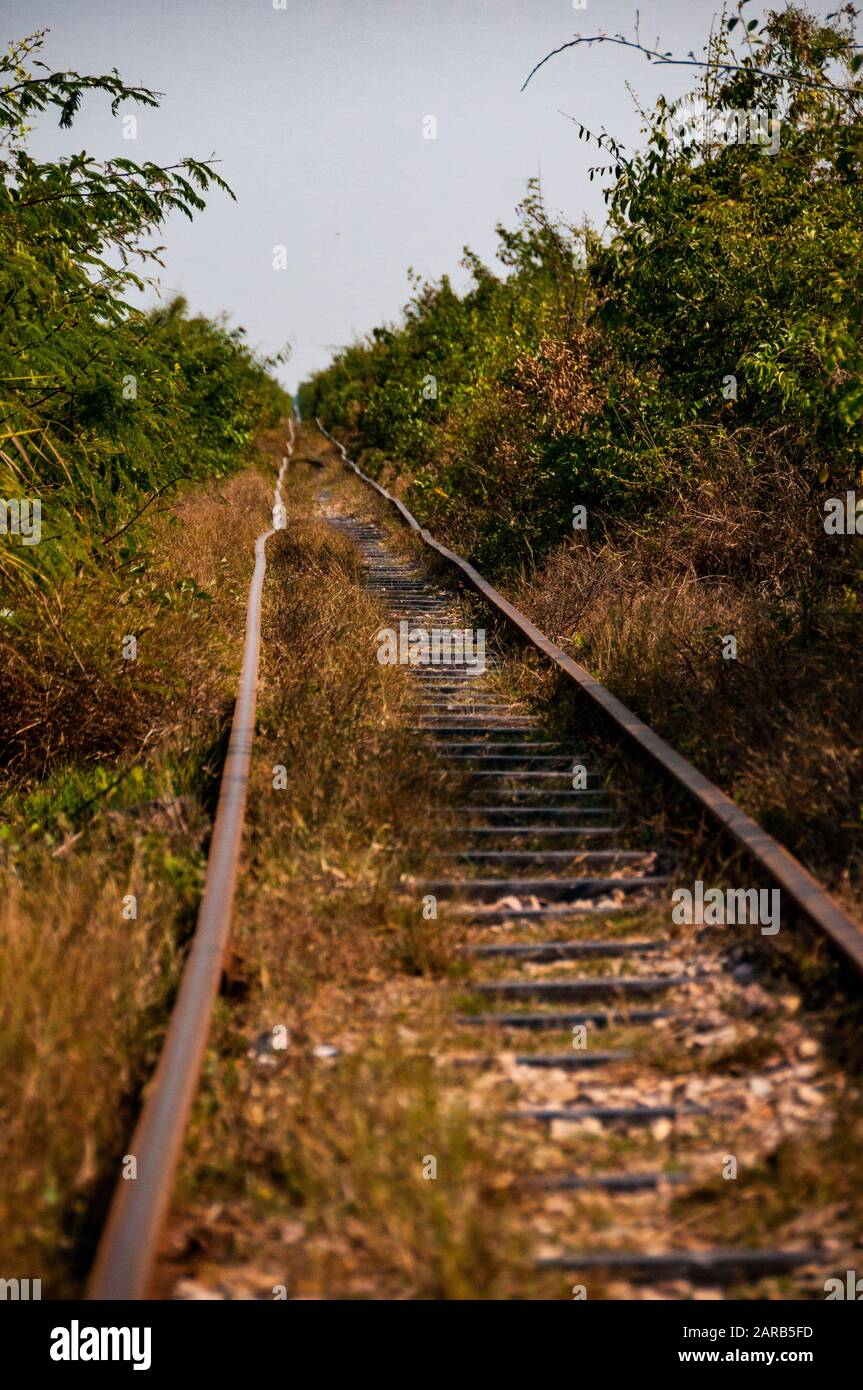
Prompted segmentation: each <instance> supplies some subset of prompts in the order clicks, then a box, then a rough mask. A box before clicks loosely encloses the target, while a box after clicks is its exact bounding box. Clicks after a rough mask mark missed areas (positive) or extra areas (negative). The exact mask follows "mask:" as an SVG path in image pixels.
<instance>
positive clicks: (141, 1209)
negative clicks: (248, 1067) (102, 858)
mask: <svg viewBox="0 0 863 1390" xmlns="http://www.w3.org/2000/svg"><path fill="white" fill-rule="evenodd" d="M293 446H294V425H293V421H292V420H291V421H290V437H289V440H288V445H287V450H288V456H290V454H291V453H292V451H293ZM285 462H286V460H285ZM285 462H283V463H282V465H281V468H280V469H279V476H278V480H277V482H276V487H275V492H274V506H273V526H272V527H271V528H270V529H269V530H268V531H264V532H262V533H261V535H260V536H258V538H257V540H256V541H255V567H254V571H253V573H252V578H251V582H250V584H249V598H248V603H247V606H246V633H245V642H244V647H243V664H242V669H241V673H240V685H239V691H238V694H237V700H236V704H235V706H234V715H233V719H232V721H231V734H230V739H229V742H228V752H227V756H226V758H225V765H224V768H223V769H222V779H221V783H220V787H219V800H218V805H217V807H216V819H215V823H214V826H213V837H212V840H211V843H210V853H209V856H208V860H207V874H206V879H205V883H204V893H203V897H202V899H201V906H200V909H199V912H198V922H197V926H196V928H195V935H194V938H193V941H192V947H191V950H190V951H189V956H188V959H187V961H186V964H185V967H184V969H183V977H182V982H181V984H180V990H179V993H178V995H177V1000H176V1003H175V1004H174V1009H173V1011H172V1014H171V1020H170V1023H169V1026H168V1032H167V1035H166V1037H165V1042H164V1044H163V1047H162V1051H161V1054H160V1057H159V1062H158V1065H157V1067H156V1071H155V1073H154V1075H153V1078H152V1081H151V1083H150V1090H149V1095H148V1097H147V1100H146V1102H145V1104H144V1108H143V1110H142V1112H141V1115H140V1117H139V1120H138V1123H137V1125H136V1127H135V1131H134V1133H133V1135H132V1138H131V1141H130V1143H129V1154H130V1155H131V1156H133V1157H134V1158H135V1160H136V1165H137V1172H136V1177H135V1178H134V1179H132V1178H128V1179H124V1178H121V1179H120V1181H119V1182H118V1184H117V1187H116V1189H115V1192H114V1198H113V1201H112V1204H111V1209H110V1212H109V1215H108V1221H107V1223H106V1225H105V1229H104V1231H103V1233H102V1238H101V1241H100V1243H99V1248H98V1251H97V1254H96V1261H95V1264H94V1266H93V1270H92V1273H91V1275H90V1280H89V1284H88V1288H87V1297H88V1298H90V1299H139V1298H144V1297H145V1296H146V1293H147V1287H148V1283H149V1279H150V1272H151V1270H152V1267H153V1262H154V1260H155V1257H156V1250H157V1243H158V1239H159V1234H160V1232H161V1229H162V1225H163V1223H164V1220H165V1217H166V1215H167V1209H168V1203H169V1201H170V1198H171V1192H172V1189H173V1184H174V1176H175V1173H176V1170H177V1164H178V1162H179V1159H180V1152H181V1149H182V1144H183V1135H184V1133H185V1129H186V1123H187V1121H188V1117H189V1111H190V1110H191V1106H192V1102H193V1100H194V1097H195V1092H196V1090H197V1086H198V1078H199V1076H200V1072H201V1065H202V1063H203V1060H204V1052H205V1050H206V1046H207V1038H208V1036H209V1032H210V1021H211V1018H212V1010H213V1001H214V999H215V997H216V992H217V990H218V988H219V981H220V978H221V973H222V966H223V964H224V957H225V950H226V948H227V944H228V937H229V934H230V928H231V915H232V911H233V905H234V896H235V892H236V886H237V865H238V861H239V856H240V849H241V845H242V839H243V818H244V814H245V808H246V793H247V790H248V784H249V765H250V761H251V755H252V744H253V742H254V736H255V707H256V703H257V685H258V665H259V658H260V648H261V598H262V593H263V586H264V575H265V573H266V568H267V557H266V544H267V541H268V540H269V538H270V536H272V535H274V534H275V532H276V531H277V530H281V529H282V527H283V521H282V515H281V485H282V479H283V477H284V472H285Z"/></svg>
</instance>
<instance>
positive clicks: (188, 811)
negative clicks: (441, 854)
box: [0, 456, 271, 1297]
mask: <svg viewBox="0 0 863 1390" xmlns="http://www.w3.org/2000/svg"><path fill="white" fill-rule="evenodd" d="M262 457H263V456H262ZM270 489H271V483H270V482H269V481H268V480H267V479H266V478H265V476H264V474H263V473H262V472H259V471H257V469H250V470H249V471H248V472H247V473H245V474H243V475H240V476H237V477H235V478H233V479H231V480H230V481H228V482H226V483H224V484H222V485H220V486H217V487H212V488H210V489H208V490H206V491H203V492H200V493H197V494H194V495H191V494H190V495H188V496H186V497H184V498H183V499H181V500H180V502H179V503H178V504H177V505H176V506H175V507H174V508H173V509H172V510H171V511H170V512H168V511H165V512H164V513H163V514H162V516H161V517H160V518H159V519H158V521H156V522H154V523H151V524H150V526H149V527H148V531H147V548H148V551H149V564H148V568H147V570H146V573H141V574H140V575H137V576H130V574H129V573H128V572H127V571H124V570H123V569H118V570H116V571H113V572H112V571H107V572H104V573H102V574H101V575H100V576H97V577H96V578H94V579H92V580H88V581H87V582H86V583H85V582H83V581H82V582H80V583H79V585H78V586H77V587H75V588H74V589H70V590H66V591H63V592H61V593H60V594H59V595H57V596H56V600H55V601H54V602H53V608H52V614H51V616H52V617H53V620H54V621H52V623H50V624H49V625H48V626H42V627H40V618H39V615H38V614H37V615H33V618H32V627H30V626H28V627H27V628H26V634H27V642H26V644H25V648H24V659H23V660H22V661H20V663H18V664H15V657H16V653H17V652H18V647H17V643H18V641H19V640H20V637H16V638H15V639H14V640H12V637H11V636H10V634H9V633H8V632H7V633H6V634H5V641H4V647H3V656H2V660H3V663H4V669H5V675H4V679H8V681H9V687H8V689H9V699H8V703H5V702H4V714H3V721H4V731H5V736H6V740H7V742H6V752H7V756H6V770H7V780H6V784H5V787H4V790H3V810H4V815H5V822H6V823H5V824H4V827H3V832H2V839H0V998H2V1005H0V1059H2V1065H0V1114H2V1117H3V1121H2V1126H0V1132H2V1139H0V1264H2V1267H3V1270H4V1272H6V1273H7V1274H8V1275H9V1276H10V1277H11V1276H17V1277H28V1276H29V1277H34V1278H41V1279H42V1281H43V1291H44V1295H45V1296H46V1297H60V1296H63V1295H64V1294H69V1293H70V1292H74V1291H76V1290H79V1289H80V1281H81V1278H82V1276H83V1274H84V1271H85V1267H86V1263H87V1260H88V1258H89V1256H90V1255H91V1254H92V1243H93V1239H94V1236H95V1232H96V1227H97V1225H98V1222H99V1221H100V1220H101V1218H102V1216H103V1215H104V1210H105V1203H106V1200H107V1198H108V1195H109V1193H110V1189H111V1187H112V1185H113V1182H114V1181H115V1180H116V1177H117V1174H118V1172H119V1164H120V1158H121V1156H122V1154H123V1153H124V1152H125V1145H126V1143H127V1140H128V1135H129V1133H130V1131H131V1126H132V1122H133V1120H134V1116H135V1111H136V1108H137V1103H138V1095H139V1090H140V1087H141V1086H142V1084H143V1083H144V1082H145V1081H146V1079H147V1078H148V1077H149V1075H150V1074H151V1071H152V1067H153V1063H154V1061H155V1058H156V1055H157V1052H158V1047H159V1044H160V1040H161V1037H162V1035H163V1032H164V1028H165V1024H166V1020H167V1015H168V1011H169V1008H170V1004H171V1001H172V998H173V995H174V992H175V989H176V985H177V981H178V977H179V971H180V968H181V963H182V956H183V950H184V946H185V942H186V939H187V937H188V935H189V932H190V930H191V927H192V925H193V923H194V915H195V910H196V906H197V900H198V896H199V892H200V886H201V882H202V876H203V866H204V851H205V842H206V837H207V833H208V829H209V811H210V805H211V799H212V790H213V784H214V781H215V778H216V777H217V774H218V770H219V765H220V745H221V741H222V738H223V736H224V730H225V727H226V721H227V717H228V716H229V714H230V708H231V701H232V699H233V694H234V688H235V684H236V678H237V670H238V665H239V650H238V645H237V642H238V638H239V636H240V634H241V632H242V626H243V618H244V607H245V600H246V592H247V586H248V578H249V574H250V572H251V567H252V563H253V546H252V538H253V537H254V535H256V534H257V533H258V532H259V531H260V530H261V529H262V526H263V525H265V524H266V521H267V517H268V513H269V507H270V505H271V491H270ZM202 595H203V597H202ZM128 632H137V633H138V634H139V658H138V660H137V662H124V661H123V660H122V657H121V655H120V652H121V648H120V642H121V638H122V635H123V634H124V633H128ZM10 673H11V674H10ZM21 723H29V724H30V725H31V727H30V728H29V729H28V730H27V733H26V736H24V737H22V736H21V734H20V732H19V733H18V734H17V735H16V733H15V730H16V728H18V726H19V725H20V724H21ZM130 895H134V897H135V898H136V911H137V916H131V915H130V913H131V911H132V907H131V905H130V903H129V901H128V899H129V896H130ZM124 899H126V902H124Z"/></svg>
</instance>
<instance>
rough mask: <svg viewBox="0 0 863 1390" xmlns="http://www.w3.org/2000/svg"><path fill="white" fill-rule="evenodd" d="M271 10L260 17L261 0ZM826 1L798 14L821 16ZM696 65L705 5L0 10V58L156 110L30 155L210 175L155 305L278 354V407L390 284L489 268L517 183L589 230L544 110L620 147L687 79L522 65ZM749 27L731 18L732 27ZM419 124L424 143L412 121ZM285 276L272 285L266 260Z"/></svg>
mask: <svg viewBox="0 0 863 1390" xmlns="http://www.w3.org/2000/svg"><path fill="white" fill-rule="evenodd" d="M276 3H277V4H279V3H281V0H276ZM835 7H836V0H832V3H831V0H827V3H824V4H815V5H811V6H810V8H812V9H814V10H815V12H816V13H819V14H822V15H823V14H825V13H827V12H829V10H830V9H833V8H835ZM637 11H640V27H641V38H642V40H643V41H644V42H648V43H651V44H652V43H653V42H654V41H655V40H656V39H657V37H658V38H659V39H660V42H661V47H662V48H663V49H673V50H675V52H679V53H681V54H685V53H686V52H687V51H688V50H689V49H690V48H694V49H695V50H696V52H697V53H700V51H701V49H702V47H703V44H704V41H705V39H706V36H707V33H708V30H709V27H710V24H711V20H712V19H713V18H714V16H716V15H717V14H718V13H720V12H721V6H718V5H717V4H716V3H715V0H656V3H650V2H649V0H642V3H641V4H640V5H636V4H635V3H632V0H586V5H585V7H584V8H582V9H578V8H576V7H575V6H574V5H573V3H572V0H286V7H285V8H284V9H276V8H274V0H122V2H121V0H0V16H2V21H3V23H2V31H3V32H2V34H0V37H2V39H3V41H4V42H5V41H7V40H8V39H10V38H12V37H13V36H14V37H21V36H23V35H24V34H25V33H29V32H31V31H32V30H33V29H36V28H40V27H44V26H47V27H49V28H50V30H51V33H50V35H49V37H48V41H47V47H46V54H45V57H46V61H47V62H48V63H49V64H50V65H51V66H55V67H75V68H78V69H79V70H82V69H86V70H90V71H102V70H103V69H106V68H110V67H114V66H116V67H117V68H119V69H120V72H121V74H122V75H123V77H124V78H125V79H126V80H127V81H130V82H140V83H142V84H144V85H147V86H150V87H154V88H157V89H159V90H161V91H163V92H164V93H165V98H164V100H163V104H162V107H161V109H160V110H159V111H157V112H150V111H147V110H146V109H145V108H138V111H137V116H138V137H137V140H136V141H135V142H132V141H126V140H123V139H122V133H121V122H120V121H119V120H118V121H113V122H112V120H111V118H110V114H109V112H108V109H107V103H106V102H104V101H103V100H101V99H99V98H97V97H93V98H90V99H89V100H88V101H87V102H86V104H85V106H84V107H83V109H82V112H81V115H80V118H79V119H78V121H76V124H75V126H74V127H73V129H72V131H71V132H69V133H68V134H66V133H64V132H60V131H58V130H57V129H56V127H48V126H47V125H46V124H42V125H40V127H39V130H38V133H37V135H36V136H35V137H34V149H35V150H36V151H37V152H38V153H39V154H41V155H43V156H45V157H47V156H49V155H51V156H53V155H56V154H57V153H60V152H70V151H72V150H80V149H82V148H86V149H87V150H88V151H90V152H92V153H94V154H97V155H100V156H105V155H108V154H111V153H122V154H124V155H127V156H131V157H135V158H138V159H154V160H157V161H159V162H162V163H168V162H171V161H172V160H174V159H176V158H177V157H178V156H179V155H183V154H193V155H195V156H198V157H208V156H209V155H210V154H211V153H215V155H216V156H217V157H218V158H219V159H220V160H221V164H220V166H219V168H220V172H221V173H222V174H223V175H224V177H225V178H226V179H227V180H228V182H229V183H230V184H231V185H232V187H233V188H234V190H235V192H236V194H237V197H238V202H237V203H236V204H234V203H231V202H230V200H229V199H228V198H226V197H225V196H224V195H222V194H219V193H214V194H213V195H212V197H211V200H210V203H209V206H208V209H207V211H206V212H205V213H203V214H202V215H201V216H200V217H199V218H198V219H196V221H195V223H194V224H192V225H191V226H190V225H189V224H187V223H185V221H184V220H183V219H182V218H180V217H177V218H174V219H172V221H171V222H170V224H169V226H168V227H167V229H166V232H165V235H164V237H163V240H164V241H165V243H166V246H167V251H166V255H165V270H164V272H163V273H162V276H161V281H162V286H163V292H164V293H166V294H167V293H172V292H181V293H183V294H185V295H186V296H187V298H188V300H189V303H190V305H191V307H192V309H193V310H196V311H201V312H204V313H216V312H218V311H220V310H227V311H228V312H229V313H230V314H231V315H232V317H233V318H234V320H235V321H237V322H240V323H242V324H243V325H244V326H245V327H246V329H247V330H248V334H249V339H250V341H251V342H252V343H253V344H255V345H257V346H259V347H261V348H263V349H265V350H268V351H270V350H274V349H277V348H279V347H280V346H282V345H283V344H284V343H285V342H288V341H289V342H290V343H291V344H292V347H293V357H292V360H291V362H290V363H289V364H288V366H287V367H286V368H285V369H284V370H283V373H282V375H283V379H284V380H285V382H286V384H288V385H289V386H290V387H291V389H293V388H294V387H295V386H296V384H297V383H298V382H299V381H300V380H302V379H303V378H305V377H306V376H307V375H308V374H309V372H310V371H312V370H314V369H315V368H317V367H320V366H323V365H324V364H325V363H326V362H327V360H328V359H329V357H330V355H331V352H332V350H333V349H334V348H335V347H336V346H339V345H342V344H344V343H346V342H348V341H350V340H351V339H353V338H354V337H356V336H357V335H360V334H363V333H366V332H368V331H369V330H370V329H371V328H372V327H373V326H374V325H375V324H377V323H380V322H382V321H383V320H386V319H392V318H394V317H396V315H397V314H398V311H399V309H400V307H401V305H402V304H403V303H404V302H405V300H406V298H407V296H408V285H407V278H406V272H407V268H408V266H412V267H413V268H414V269H415V270H417V271H419V272H420V273H421V274H423V275H425V276H437V275H439V274H441V273H443V272H445V271H446V272H450V273H454V274H456V277H457V279H458V272H457V268H458V263H459V260H460V258H461V254H462V247H463V246H464V245H465V244H466V243H467V244H469V245H470V246H471V247H472V248H473V249H474V250H475V251H477V252H478V253H479V254H480V255H481V256H482V257H483V258H484V259H487V260H490V259H491V258H492V256H493V254H494V249H495V237H494V226H495V223H496V222H498V221H507V222H511V221H512V220H513V209H514V207H515V205H516V203H517V202H518V201H519V199H520V198H521V197H522V195H523V192H524V186H525V181H526V179H527V178H528V177H530V176H532V175H541V177H542V183H543V188H544V191H545V195H546V199H547V201H548V203H549V205H550V206H551V207H553V208H556V209H559V210H560V211H562V212H563V213H564V215H565V216H567V217H568V218H569V219H571V220H573V221H578V220H580V218H581V217H582V216H583V215H585V214H587V215H588V216H589V217H590V218H591V220H592V221H594V222H595V223H598V224H600V225H601V223H602V221H603V204H602V199H601V194H600V190H599V188H598V186H597V184H596V183H593V184H591V183H590V182H589V181H588V177H587V170H588V168H589V167H590V165H591V164H593V163H597V162H599V163H602V162H603V160H602V158H601V157H600V158H598V157H597V152H596V151H595V150H592V149H589V148H588V146H587V145H586V144H585V143H583V142H579V139H578V133H577V131H576V128H575V127H574V126H573V125H572V123H571V122H569V121H567V120H566V119H565V118H564V116H562V115H560V114H559V112H560V111H565V112H568V113H569V114H570V115H572V116H576V117H578V118H579V119H582V120H584V121H585V122H586V123H587V124H588V125H590V126H591V127H592V128H596V129H600V128H601V127H602V126H603V125H604V126H605V127H606V128H607V129H608V130H609V131H610V132H611V133H613V134H614V135H616V136H617V137H618V138H620V139H622V140H623V141H624V142H626V143H627V144H628V145H632V144H637V143H638V142H639V118H638V115H637V112H636V110H635V108H634V105H633V100H632V98H631V96H630V94H629V93H628V91H627V86H626V84H627V83H630V84H632V85H633V86H634V88H635V90H636V92H637V93H638V95H639V97H640V98H641V99H642V101H643V102H644V103H645V104H648V105H649V104H652V101H653V99H654V98H655V97H656V95H657V93H659V92H664V93H665V94H666V95H669V96H673V95H679V94H681V93H682V92H684V91H685V90H687V89H688V87H689V86H690V85H691V82H692V76H691V75H690V74H689V73H688V70H687V69H673V68H654V67H650V66H648V64H647V62H646V60H645V59H644V58H643V57H642V56H641V55H639V54H636V53H629V52H626V51H625V50H622V49H620V48H617V47H613V46H611V45H604V46H600V47H594V48H591V49H586V48H581V49H575V50H570V51H569V52H567V53H564V54H561V55H560V56H559V57H557V58H555V59H554V60H553V61H552V62H550V63H549V64H548V65H547V66H546V67H545V68H543V69H542V71H541V72H540V73H539V74H538V75H537V76H536V77H535V78H534V80H533V82H532V83H531V85H530V87H529V88H528V90H527V92H525V93H521V92H520V91H519V88H520V86H521V83H522V81H523V80H524V78H525V76H526V75H527V73H528V72H529V70H530V68H531V67H532V66H533V64H534V63H535V62H536V61H537V60H538V59H539V58H541V57H542V56H543V55H544V54H545V53H546V52H547V51H548V50H549V49H551V48H553V47H555V46H557V45H558V44H560V43H562V42H564V41H566V40H567V39H569V38H571V37H573V35H574V34H576V33H582V34H589V33H597V32H601V31H606V32H608V33H612V34H613V33H616V32H618V31H622V32H624V33H626V34H627V35H631V34H632V32H633V29H634V24H635V18H636V13H637ZM759 12H761V7H760V6H757V5H752V6H750V7H749V9H748V13H750V14H756V13H759ZM429 115H433V116H434V117H436V119H437V123H438V125H437V131H438V133H437V139H436V140H427V139H424V138H423V119H424V117H426V116H429ZM274 245H284V246H285V247H286V248H287V261H288V264H287V269H285V270H281V271H277V270H274V269H273V264H272V261H273V255H272V251H273V246H274Z"/></svg>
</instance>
